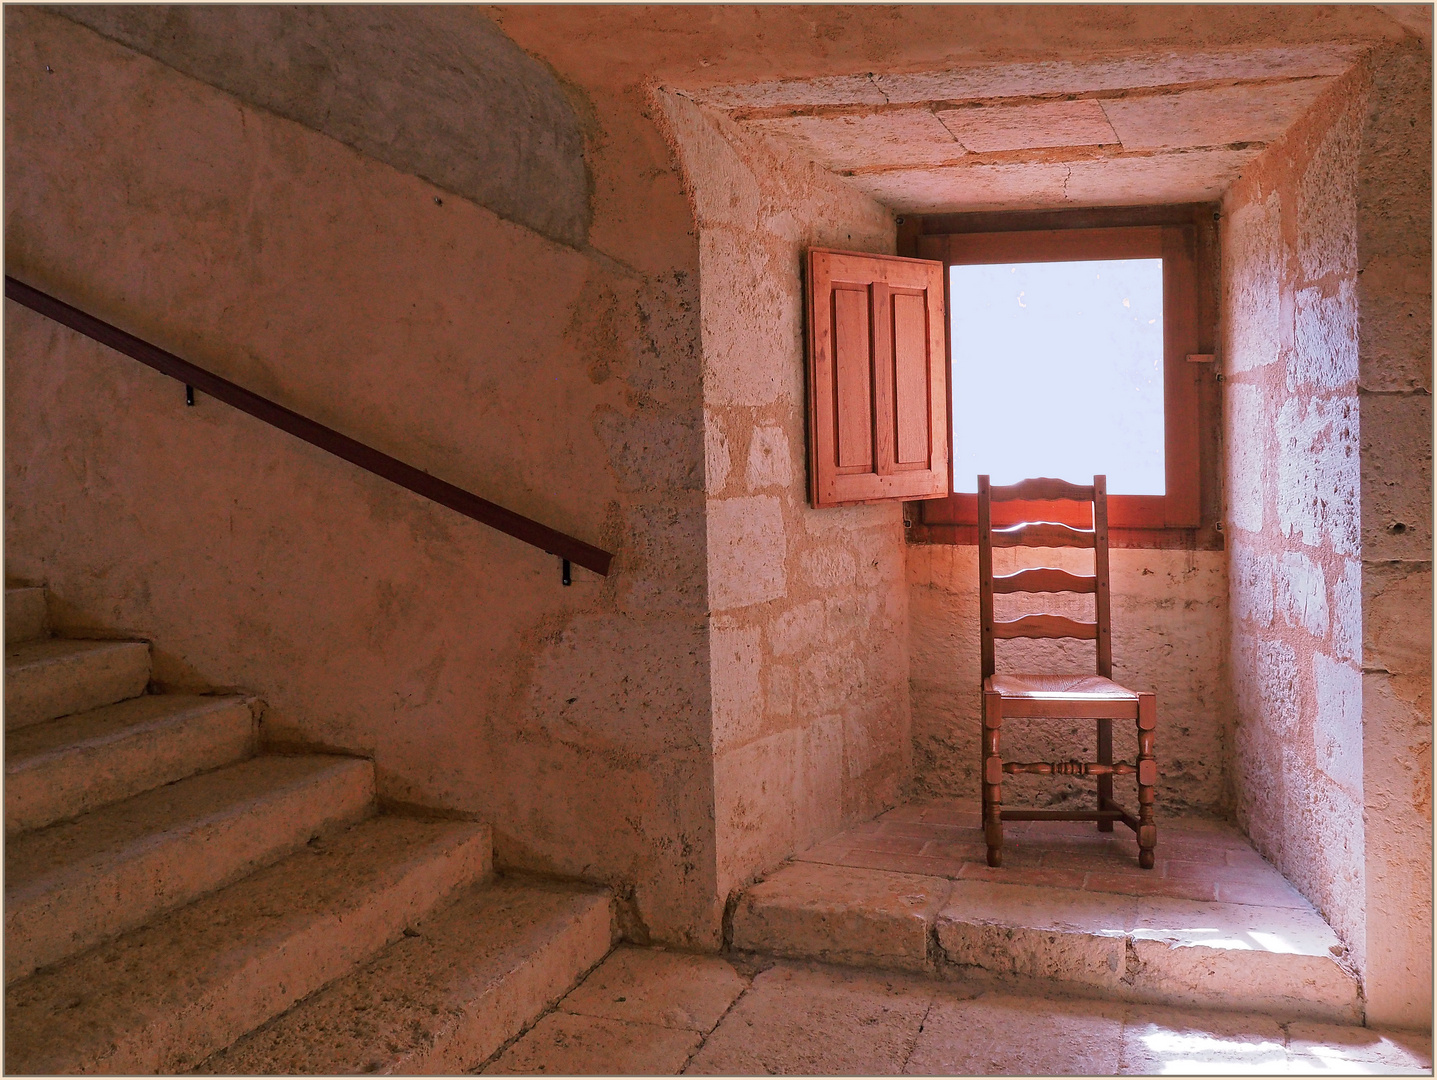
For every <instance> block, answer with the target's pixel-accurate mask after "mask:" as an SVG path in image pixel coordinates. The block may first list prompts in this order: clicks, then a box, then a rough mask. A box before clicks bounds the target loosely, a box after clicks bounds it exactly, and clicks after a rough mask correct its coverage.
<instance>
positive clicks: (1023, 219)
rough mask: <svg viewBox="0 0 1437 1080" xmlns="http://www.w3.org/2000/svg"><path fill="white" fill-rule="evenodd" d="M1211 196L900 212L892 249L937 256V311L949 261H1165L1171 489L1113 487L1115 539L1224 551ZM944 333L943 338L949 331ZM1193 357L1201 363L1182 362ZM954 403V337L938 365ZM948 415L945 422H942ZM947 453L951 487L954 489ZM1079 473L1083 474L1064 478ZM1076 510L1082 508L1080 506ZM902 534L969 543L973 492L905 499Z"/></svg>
mask: <svg viewBox="0 0 1437 1080" xmlns="http://www.w3.org/2000/svg"><path fill="white" fill-rule="evenodd" d="M1218 212H1219V210H1218V207H1217V205H1215V204H1189V205H1184V206H1170V207H1119V208H1101V209H1086V210H1061V211H1027V212H1001V213H975V214H943V215H928V216H925V217H908V216H905V217H904V218H901V219H900V221H899V252H900V253H901V254H905V255H910V256H916V257H919V258H926V259H934V260H938V261H941V262H942V263H943V284H944V289H945V297H944V300H945V303H944V306H945V309H946V310H949V311H951V310H952V308H951V305H950V304H949V303H948V301H949V299H950V298H949V297H947V295H946V290H947V289H948V287H949V273H948V269H949V267H950V266H953V265H955V264H973V263H984V262H991V263H998V262H1025V261H1031V262H1045V261H1059V260H1069V259H1072V260H1079V259H1085V258H1091V259H1103V258H1152V257H1159V256H1160V257H1161V258H1162V260H1163V434H1164V442H1165V455H1164V456H1165V467H1166V471H1167V483H1166V488H1167V492H1166V494H1164V495H1121V494H1118V495H1109V496H1108V505H1109V514H1110V528H1111V533H1110V537H1111V544H1112V546H1114V547H1137V548H1188V549H1207V550H1215V549H1221V548H1222V546H1223V542H1222V531H1221V523H1220V522H1219V520H1218V516H1219V514H1218V511H1219V506H1220V502H1219V499H1220V493H1219V477H1218V458H1219V454H1220V442H1219V438H1220V430H1219V394H1218V386H1217V383H1218V374H1217V372H1216V370H1215V368H1216V367H1217V365H1216V363H1214V362H1213V361H1212V357H1213V356H1214V355H1215V353H1216V345H1217V341H1216V336H1217V307H1218V305H1217V275H1216V270H1217V227H1216V226H1217V215H1218ZM948 336H949V338H950V339H951V336H952V335H951V334H950V335H948ZM1189 356H1195V357H1206V358H1207V359H1206V360H1189V359H1188V357H1189ZM946 366H947V384H948V394H949V400H950V401H951V400H952V389H953V358H952V342H951V340H950V341H949V354H948V357H947V361H946ZM950 423H951V421H950ZM952 458H953V455H952V453H951V452H950V454H949V478H948V480H949V483H948V489H949V491H950V492H954V483H953V480H954V478H953V464H952ZM1068 479H1071V480H1076V481H1082V480H1084V479H1086V478H1085V477H1069V478H1068ZM1077 509H1078V511H1079V512H1081V508H1077ZM1074 512H1075V507H1074V505H1073V504H1071V503H1066V504H1065V503H1061V502H1058V503H1042V502H1034V503H1017V502H1014V503H1007V504H1004V506H1003V516H1004V521H1003V522H995V524H1011V523H1012V522H1016V521H1021V520H1029V521H1031V520H1046V521H1060V522H1063V523H1065V524H1070V525H1076V526H1081V527H1087V526H1088V525H1090V524H1091V523H1090V522H1087V521H1079V520H1077V519H1076V518H1074V516H1073V515H1074ZM905 520H906V523H907V524H908V525H909V536H910V538H911V539H912V540H914V541H916V542H919V543H949V544H965V545H976V544H977V542H978V496H977V494H976V492H974V493H968V492H954V493H952V494H949V495H948V496H947V497H945V498H939V499H931V500H927V501H924V502H919V503H912V504H910V505H909V506H908V507H907V512H906V513H905Z"/></svg>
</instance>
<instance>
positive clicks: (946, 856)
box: [795, 801, 1308, 908]
mask: <svg viewBox="0 0 1437 1080" xmlns="http://www.w3.org/2000/svg"><path fill="white" fill-rule="evenodd" d="M1003 838H1004V844H1003V865H1002V867H1001V868H999V869H994V868H992V867H990V866H988V865H987V862H986V856H987V847H986V845H985V844H984V841H983V830H982V826H981V820H980V813H979V809H978V805H977V803H976V801H973V802H965V801H938V802H926V803H912V804H908V805H904V806H899V807H895V808H894V809H892V810H890V811H888V812H887V813H886V814H883V815H882V816H881V817H879V818H878V819H877V820H875V821H870V822H867V823H865V824H863V825H859V826H857V827H856V828H853V829H850V830H848V831H847V832H845V833H841V834H839V835H838V836H835V837H834V838H833V839H831V840H828V841H825V842H824V843H822V844H819V845H818V846H817V847H815V848H812V849H810V850H808V851H806V852H804V853H803V854H801V855H797V856H795V861H796V862H813V863H826V864H829V865H833V866H850V867H856V868H861V869H867V870H890V871H897V872H899V873H905V874H925V875H928V876H930V877H943V878H950V879H954V880H959V881H969V880H973V881H1000V882H1004V883H1006V884H1009V885H1045V886H1048V887H1050V888H1059V889H1081V890H1083V891H1086V892H1098V893H1119V894H1122V895H1125V896H1166V897H1171V898H1173V899H1177V900H1203V901H1216V902H1219V903H1227V904H1249V905H1255V906H1258V907H1275V908H1307V907H1308V903H1307V901H1306V900H1305V899H1304V898H1303V897H1302V896H1301V894H1299V893H1298V892H1297V890H1295V889H1294V888H1293V887H1292V886H1291V885H1289V884H1288V883H1287V881H1286V880H1285V879H1284V878H1283V876H1282V875H1281V874H1280V873H1278V872H1277V870H1275V869H1274V868H1273V866H1272V865H1271V864H1270V863H1268V862H1267V860H1265V859H1264V858H1263V857H1262V856H1261V855H1259V854H1258V853H1257V852H1256V851H1255V850H1254V849H1253V847H1252V845H1251V844H1250V843H1249V842H1248V840H1247V838H1246V837H1244V836H1243V835H1242V834H1241V833H1240V832H1238V831H1237V829H1235V828H1234V827H1233V826H1231V825H1228V824H1227V823H1225V822H1220V821H1212V820H1209V819H1206V818H1178V819H1173V820H1168V821H1160V822H1159V825H1158V846H1157V864H1156V865H1155V866H1154V867H1153V868H1152V869H1151V870H1143V869H1141V868H1140V867H1139V866H1138V844H1137V840H1136V838H1135V837H1134V836H1133V833H1132V830H1131V829H1129V828H1127V827H1126V826H1124V825H1121V824H1119V825H1115V826H1114V828H1113V831H1112V832H1110V833H1101V832H1098V830H1097V826H1096V825H1094V824H1093V823H1092V822H1089V821H1054V822H1049V821H1013V822H1007V823H1005V824H1004V826H1003Z"/></svg>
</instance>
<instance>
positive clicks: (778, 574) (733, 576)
mask: <svg viewBox="0 0 1437 1080" xmlns="http://www.w3.org/2000/svg"><path fill="white" fill-rule="evenodd" d="M787 554H788V545H787V541H786V536H785V533H784V525H783V507H782V505H781V503H780V502H779V500H778V499H777V498H775V497H774V496H772V495H755V496H751V497H748V498H741V499H710V500H709V532H708V556H709V603H710V606H711V608H712V610H714V611H730V610H733V609H734V608H742V607H749V606H752V605H753V604H761V603H763V602H764V601H766V600H776V599H778V598H779V597H781V596H783V595H785V594H786V593H787V591H788V573H787V569H786V567H785V562H784V560H785V558H786V557H787Z"/></svg>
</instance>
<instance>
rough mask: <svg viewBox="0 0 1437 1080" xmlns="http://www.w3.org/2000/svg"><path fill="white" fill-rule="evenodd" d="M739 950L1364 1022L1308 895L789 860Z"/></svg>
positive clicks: (750, 913) (746, 903)
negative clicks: (1149, 890) (1198, 896)
mask: <svg viewBox="0 0 1437 1080" xmlns="http://www.w3.org/2000/svg"><path fill="white" fill-rule="evenodd" d="M733 944H734V948H736V949H741V950H746V951H753V952H767V953H773V954H775V955H778V956H785V957H794V958H801V959H813V960H825V961H830V962H838V963H847V964H856V965H861V966H872V967H889V968H900V969H904V970H909V971H927V972H930V973H933V974H937V975H940V976H956V975H961V976H965V977H984V976H987V977H991V978H993V979H995V980H1000V981H1001V980H1005V979H1018V980H1022V979H1041V980H1045V981H1047V982H1049V984H1050V985H1051V984H1054V983H1056V984H1057V985H1058V986H1059V987H1060V988H1062V989H1067V990H1071V991H1072V992H1074V993H1078V994H1082V995H1086V996H1098V997H1109V998H1115V999H1118V1000H1123V1001H1147V1002H1154V1003H1161V1004H1167V1005H1186V1006H1198V1007H1204V1008H1219V1009H1240V1010H1245V1011H1251V1012H1260V1013H1265V1014H1268V1015H1270V1016H1273V1017H1276V1018H1279V1019H1314V1020H1324V1021H1330V1022H1338V1023H1361V1022H1362V998H1361V992H1360V988H1359V984H1358V982H1357V980H1356V978H1355V977H1354V976H1353V975H1352V973H1351V972H1350V971H1349V970H1348V968H1347V967H1346V966H1345V965H1344V964H1343V963H1342V961H1341V960H1340V956H1341V955H1342V953H1343V951H1344V950H1343V948H1342V945H1341V944H1340V942H1339V941H1338V939H1337V935H1336V934H1334V933H1333V931H1332V928H1331V927H1330V926H1328V925H1327V923H1326V922H1325V921H1324V920H1323V918H1322V916H1321V915H1319V914H1318V913H1317V911H1315V910H1314V909H1313V908H1312V907H1311V906H1310V905H1308V906H1305V907H1289V908H1272V907H1258V906H1254V905H1248V904H1228V903H1215V902H1205V901H1197V900H1179V899H1174V898H1172V897H1166V896H1125V895H1120V894H1116V893H1094V892H1087V891H1080V890H1076V889H1064V888H1051V887H1046V886H1038V885H1010V884H1004V883H1001V882H994V881H976V880H958V881H953V880H949V879H946V878H939V877H926V876H923V875H918V874H903V873H895V872H890V871H882V870H866V869H858V868H854V867H846V866H829V865H824V864H819V863H807V862H796V863H790V864H788V865H786V866H785V867H783V868H782V869H780V870H779V871H778V872H776V873H775V874H773V875H772V876H770V877H769V878H768V879H767V880H766V881H763V882H761V883H759V884H758V885H755V886H753V887H752V888H751V889H749V890H748V891H747V892H746V893H745V894H744V896H743V897H742V898H741V899H740V900H739V903H738V905H737V906H736V908H735V911H734V918H733Z"/></svg>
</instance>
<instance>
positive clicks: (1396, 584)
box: [1355, 36, 1432, 1027]
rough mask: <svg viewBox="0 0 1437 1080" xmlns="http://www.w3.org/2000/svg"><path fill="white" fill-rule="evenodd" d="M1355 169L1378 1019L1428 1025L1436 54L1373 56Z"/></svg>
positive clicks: (1372, 1008)
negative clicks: (1433, 206) (1434, 70)
mask: <svg viewBox="0 0 1437 1080" xmlns="http://www.w3.org/2000/svg"><path fill="white" fill-rule="evenodd" d="M1369 67H1370V71H1371V84H1370V88H1369V89H1368V91H1367V94H1366V98H1365V100H1364V101H1363V102H1362V108H1363V111H1362V113H1361V116H1360V120H1361V140H1360V144H1359V149H1358V154H1357V162H1356V170H1355V171H1356V181H1357V183H1356V195H1355V204H1356V205H1355V211H1356V234H1357V235H1356V248H1357V251H1356V260H1357V266H1358V270H1357V274H1358V277H1357V285H1356V306H1357V343H1358V348H1357V403H1358V411H1359V413H1360V414H1361V483H1362V508H1361V523H1360V535H1361V542H1362V571H1361V572H1362V695H1361V700H1362V784H1363V796H1364V801H1365V803H1366V821H1367V834H1366V884H1367V965H1366V979H1365V988H1366V993H1367V1016H1368V1022H1369V1023H1373V1024H1393V1025H1398V1026H1403V1027H1428V1026H1430V1024H1431V1022H1432V52H1431V47H1430V36H1429V42H1428V47H1427V48H1425V49H1419V48H1412V47H1409V48H1404V49H1399V48H1391V49H1386V50H1382V51H1380V52H1378V53H1377V54H1375V55H1374V56H1373V58H1372V60H1371V61H1370V65H1369Z"/></svg>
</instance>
